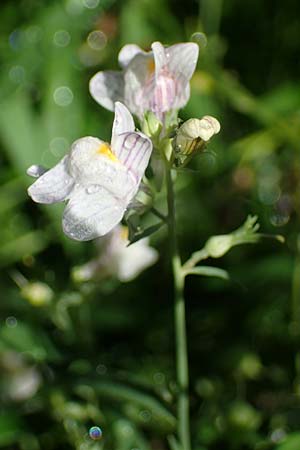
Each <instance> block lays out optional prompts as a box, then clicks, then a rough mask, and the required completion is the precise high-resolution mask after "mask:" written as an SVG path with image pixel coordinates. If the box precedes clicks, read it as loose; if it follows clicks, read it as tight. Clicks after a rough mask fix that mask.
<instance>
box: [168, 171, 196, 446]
mask: <svg viewBox="0 0 300 450" xmlns="http://www.w3.org/2000/svg"><path fill="white" fill-rule="evenodd" d="M166 181H167V199H168V227H169V240H170V251H171V260H172V270H173V278H174V298H175V304H174V308H175V310H174V314H175V317H174V318H175V333H176V369H177V383H178V399H177V420H178V437H179V439H180V443H181V447H182V449H183V450H191V442H190V419H189V393H188V388H189V373H188V357H187V339H186V323H185V302H184V273H183V271H182V266H181V259H180V255H179V252H178V244H177V237H176V217H175V197H174V188H173V181H172V174H171V168H170V166H169V165H168V164H166Z"/></svg>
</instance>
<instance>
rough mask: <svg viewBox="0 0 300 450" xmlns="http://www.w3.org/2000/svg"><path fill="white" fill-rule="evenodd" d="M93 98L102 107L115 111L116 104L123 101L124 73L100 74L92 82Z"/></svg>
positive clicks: (109, 72) (91, 91)
mask: <svg viewBox="0 0 300 450" xmlns="http://www.w3.org/2000/svg"><path fill="white" fill-rule="evenodd" d="M90 93H91V96H92V97H93V98H94V99H95V100H96V102H98V103H99V104H100V105H101V106H103V107H104V108H106V109H109V110H110V111H114V108H115V102H116V101H118V100H121V101H122V99H123V96H124V80H123V73H122V72H116V71H107V72H98V73H96V75H94V76H93V77H92V78H91V80H90Z"/></svg>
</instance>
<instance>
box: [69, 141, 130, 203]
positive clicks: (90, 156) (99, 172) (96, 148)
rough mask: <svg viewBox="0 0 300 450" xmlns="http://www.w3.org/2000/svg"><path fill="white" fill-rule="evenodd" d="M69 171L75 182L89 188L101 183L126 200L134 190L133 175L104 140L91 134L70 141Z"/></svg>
mask: <svg viewBox="0 0 300 450" xmlns="http://www.w3.org/2000/svg"><path fill="white" fill-rule="evenodd" d="M69 170H70V174H71V175H72V176H73V178H74V179H75V180H76V182H77V183H78V184H80V185H81V186H83V187H85V188H86V189H89V190H93V189H97V187H99V186H101V188H105V189H107V190H108V191H109V192H110V193H111V194H112V195H114V196H116V197H117V198H121V199H124V198H127V197H128V198H129V199H130V200H131V199H132V197H133V196H134V194H135V193H136V190H137V181H136V177H135V176H134V174H133V173H131V172H130V171H129V170H127V168H126V166H125V165H124V164H122V162H121V161H120V160H119V158H118V156H117V155H116V153H115V152H114V153H113V152H112V151H111V148H110V146H109V145H108V144H107V143H105V142H103V141H101V140H100V139H97V138H94V137H91V136H88V137H84V138H81V139H78V140H77V141H75V142H74V143H73V145H72V149H71V153H70V163H69Z"/></svg>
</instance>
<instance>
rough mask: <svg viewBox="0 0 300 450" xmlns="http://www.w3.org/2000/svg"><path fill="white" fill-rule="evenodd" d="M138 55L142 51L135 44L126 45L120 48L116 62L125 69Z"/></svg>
mask: <svg viewBox="0 0 300 450" xmlns="http://www.w3.org/2000/svg"><path fill="white" fill-rule="evenodd" d="M138 53H144V51H143V50H142V49H141V48H140V47H139V46H138V45H135V44H127V45H124V47H123V48H121V50H120V53H119V56H118V61H119V64H120V66H121V67H122V68H125V67H127V66H128V64H129V63H130V61H131V60H132V59H133V58H134V57H135V56H136V55H137V54H138Z"/></svg>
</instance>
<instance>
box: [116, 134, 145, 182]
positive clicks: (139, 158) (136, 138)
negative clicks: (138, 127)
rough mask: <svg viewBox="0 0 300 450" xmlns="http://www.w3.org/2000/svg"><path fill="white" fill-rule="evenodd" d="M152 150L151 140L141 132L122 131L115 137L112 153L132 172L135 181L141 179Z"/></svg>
mask: <svg viewBox="0 0 300 450" xmlns="http://www.w3.org/2000/svg"><path fill="white" fill-rule="evenodd" d="M151 152H152V142H151V140H150V139H149V138H148V137H147V136H145V135H144V134H142V133H136V132H132V133H123V134H120V135H119V136H118V137H117V138H116V139H115V148H114V153H115V155H116V156H117V158H118V159H119V161H120V162H121V163H123V164H124V166H125V167H127V169H128V170H129V171H130V172H131V173H133V175H134V176H135V179H136V180H137V183H139V182H140V180H141V179H142V177H143V175H144V172H145V170H146V167H147V165H148V162H149V159H150V156H151Z"/></svg>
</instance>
